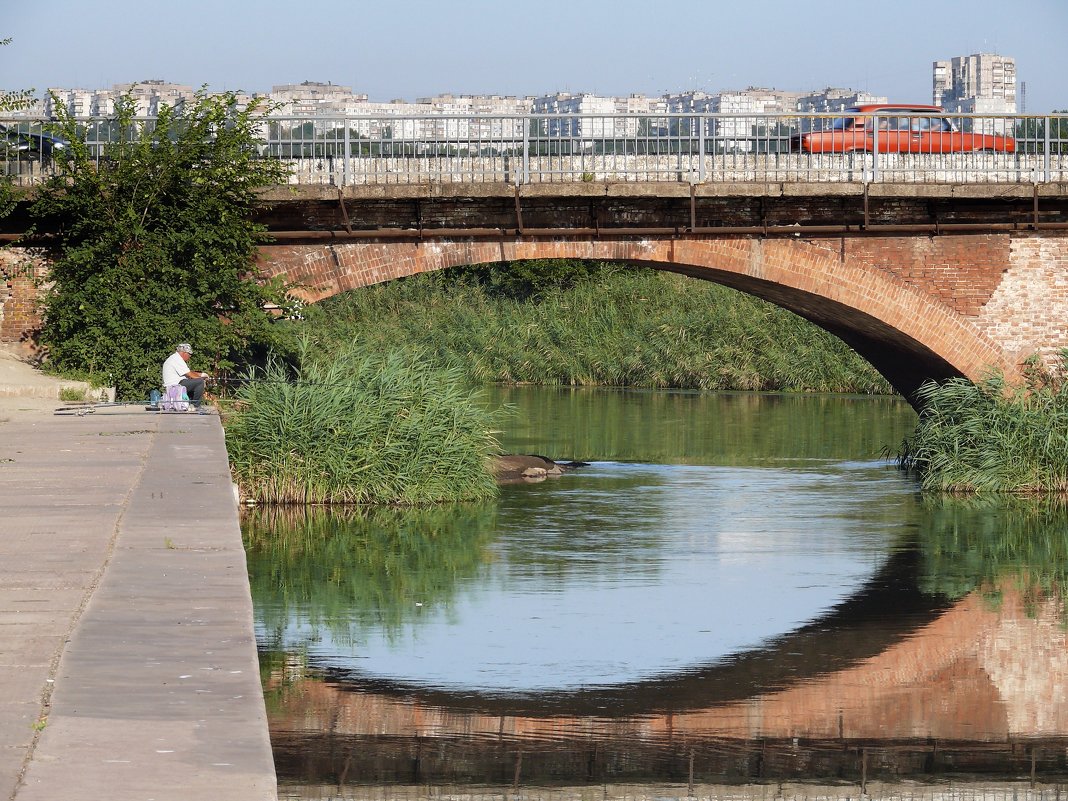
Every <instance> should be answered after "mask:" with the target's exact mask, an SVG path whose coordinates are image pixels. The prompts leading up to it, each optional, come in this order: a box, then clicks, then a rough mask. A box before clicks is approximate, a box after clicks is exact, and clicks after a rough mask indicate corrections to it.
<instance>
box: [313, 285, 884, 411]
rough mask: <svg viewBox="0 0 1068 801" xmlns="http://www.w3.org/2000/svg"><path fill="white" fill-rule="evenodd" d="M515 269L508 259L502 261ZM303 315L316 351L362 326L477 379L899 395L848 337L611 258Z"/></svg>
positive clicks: (390, 345) (402, 288)
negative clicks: (527, 294)
mask: <svg viewBox="0 0 1068 801" xmlns="http://www.w3.org/2000/svg"><path fill="white" fill-rule="evenodd" d="M500 269H502V270H505V269H509V268H507V267H502V268H500ZM320 305H321V307H322V308H316V309H312V310H310V312H311V314H312V316H311V317H309V320H308V321H307V323H306V324H305V325H306V327H307V328H308V329H310V330H311V335H312V337H313V338H314V340H315V346H316V348H317V350H318V353H319V355H320V356H330V355H331V354H332V351H333V349H334V347H335V345H334V343H337V342H345V341H348V340H349V339H351V338H353V337H358V338H360V340H361V341H364V342H366V343H367V344H368V346H369V347H372V348H381V349H384V350H398V349H399V350H418V351H420V352H421V353H424V354H425V355H426V357H427V358H429V359H431V360H432V361H433V362H434V363H435V364H439V365H442V366H446V367H449V368H456V369H459V370H462V371H463V372H464V373H465V374H466V375H468V376H469V377H470V378H472V379H473V380H476V381H480V382H499V383H516V384H544V385H603V386H626V387H647V388H668V387H671V388H685V389H702V390H766V391H798V392H849V393H863V394H891V393H892V392H893V390H892V389H891V387H890V386H889V385H888V384H887V382H886V381H885V380H884V379H883V378H882V376H880V375H879V374H878V373H877V372H876V371H875V370H874V369H873V368H872V367H871V366H870V365H869V364H868V363H867V362H865V361H864V360H863V359H861V358H860V357H859V356H858V355H857V354H855V353H854V352H853V351H852V350H850V348H849V347H848V346H846V345H845V344H844V343H843V342H841V341H840V340H838V339H837V338H835V337H833V336H832V335H830V334H828V333H826V332H824V331H822V330H821V329H819V328H817V327H816V326H814V325H812V324H810V323H808V322H807V321H805V320H803V319H802V318H800V317H798V316H796V315H794V314H792V313H790V312H787V311H785V310H783V309H781V308H779V307H777V306H774V305H772V304H770V303H766V302H764V301H761V300H759V299H757V298H753V297H751V296H748V295H745V294H743V293H740V292H737V291H735V290H732V289H728V288H726V287H721V286H718V285H716V284H711V283H705V282H701V281H695V280H693V279H687V278H684V277H681V276H677V275H673V274H666V273H656V272H654V271H651V270H626V269H621V268H619V267H618V266H615V265H604V269H603V270H600V271H591V272H590V274H589V277H588V278H586V279H584V280H579V281H577V282H576V283H574V284H573V285H568V286H552V287H549V288H547V289H545V290H544V291H541V292H539V293H537V294H536V296H534V297H532V298H529V299H516V298H513V297H510V296H507V295H500V294H495V293H494V292H493V290H492V287H487V286H486V285H483V284H479V283H477V282H472V281H465V280H457V279H455V278H450V277H449V275H448V273H445V274H439V275H423V276H416V277H413V278H410V279H405V280H403V281H395V282H391V283H389V284H384V285H381V286H375V287H368V288H365V289H361V290H360V291H359V292H352V293H347V294H346V295H343V296H340V297H337V298H333V299H331V300H329V301H325V302H324V303H323V304H320Z"/></svg>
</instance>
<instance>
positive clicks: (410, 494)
mask: <svg viewBox="0 0 1068 801" xmlns="http://www.w3.org/2000/svg"><path fill="white" fill-rule="evenodd" d="M497 414H498V413H494V412H488V411H486V410H485V409H484V408H483V406H482V405H481V404H479V403H478V402H477V395H476V394H473V393H472V391H471V389H470V388H469V384H468V382H467V380H466V379H465V377H464V376H463V374H462V373H461V371H460V370H458V369H457V368H455V367H432V366H430V365H429V364H428V363H427V361H426V360H425V359H423V358H421V357H420V355H419V354H418V353H417V352H414V351H407V352H400V351H393V352H381V351H379V350H377V349H375V348H374V347H370V346H368V345H367V344H366V343H364V342H362V341H355V340H353V341H349V342H347V343H344V344H343V345H341V346H339V347H337V348H336V350H335V351H334V352H333V357H332V359H330V360H329V361H313V360H310V359H308V358H307V354H306V352H305V353H304V354H302V356H301V359H300V362H299V365H298V367H297V368H296V369H295V371H292V372H291V371H290V370H288V369H287V368H286V367H285V366H284V365H282V364H281V363H279V362H278V361H270V362H269V363H268V364H267V366H266V367H265V368H264V369H263V370H261V371H258V372H256V373H255V374H251V375H249V376H248V380H247V381H246V382H245V383H244V384H243V385H242V386H241V388H240V389H239V390H238V391H237V393H236V397H235V399H234V404H233V409H232V411H231V412H229V413H228V414H227V416H226V437H227V447H228V450H229V452H230V462H231V465H232V469H233V473H234V476H235V478H236V480H237V483H238V485H239V487H240V488H241V492H242V495H243V496H244V497H246V498H249V499H254V500H256V501H259V502H265V503H303V504H316V503H356V504H402V505H419V504H427V503H439V502H445V501H457V500H476V499H483V498H488V497H491V496H493V495H494V494H495V493H496V484H495V482H494V479H493V476H492V472H491V468H490V460H491V457H492V455H493V454H494V453H495V452H496V451H497V442H496V440H495V438H494V436H493V426H494V425H495V421H496V419H497Z"/></svg>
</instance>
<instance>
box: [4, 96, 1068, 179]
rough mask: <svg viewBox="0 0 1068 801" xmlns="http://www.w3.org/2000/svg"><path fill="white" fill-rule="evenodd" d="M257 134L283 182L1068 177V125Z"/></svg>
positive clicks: (35, 169)
mask: <svg viewBox="0 0 1068 801" xmlns="http://www.w3.org/2000/svg"><path fill="white" fill-rule="evenodd" d="M78 123H79V131H80V134H81V137H82V139H83V141H85V142H86V144H87V145H88V146H89V148H90V152H91V153H93V154H94V156H95V157H97V158H100V157H102V156H103V154H104V152H105V150H106V148H107V145H108V144H109V142H111V141H112V139H113V138H114V137H116V136H118V135H119V133H118V132H117V130H116V129H115V125H114V122H113V121H112V120H109V119H106V118H85V119H79V120H78ZM137 123H138V124H151V123H152V120H147V119H146V120H138V121H137ZM50 131H51V128H50V125H49V123H48V122H47V121H42V120H28V119H8V120H0V165H3V169H4V170H5V171H6V173H7V175H9V176H11V177H12V178H13V179H14V180H15V181H16V182H17V183H22V184H31V183H34V182H37V181H39V180H41V179H42V177H44V176H47V175H50V174H52V173H54V172H55V171H56V170H57V169H61V168H62V158H61V156H62V146H63V142H62V141H61V140H60V141H57V140H56V138H55V135H54V132H53V133H52V135H50ZM260 134H261V146H260V154H261V155H262V156H263V157H264V158H274V159H280V160H282V161H285V162H288V164H289V166H290V168H291V169H290V179H289V180H290V183H293V184H325V185H335V186H354V185H361V184H424V183H461V184H463V183H489V182H494V183H502V182H503V183H509V184H517V185H519V184H535V183H569V182H575V183H579V182H585V183H593V182H606V181H671V182H682V183H692V184H703V183H713V182H731V183H746V182H756V183H787V182H837V183H878V182H883V183H1010V184H1031V183H1034V184H1039V183H1049V182H1061V181H1066V180H1068V114H1051V115H1043V116H1025V115H988V114H984V115H976V114H941V115H932V114H931V113H930V112H927V113H922V114H902V113H896V112H889V113H885V114H884V113H876V114H867V115H859V114H854V115H853V116H852V117H845V118H843V117H841V116H840V115H832V114H742V115H739V114H696V113H695V114H661V115H649V114H604V115H595V114H523V115H511V116H509V115H464V116H461V115H421V116H400V115H397V116H382V115H379V116H355V115H354V116H343V117H341V116H316V117H281V116H271V117H265V118H264V120H263V122H262V124H261V128H260Z"/></svg>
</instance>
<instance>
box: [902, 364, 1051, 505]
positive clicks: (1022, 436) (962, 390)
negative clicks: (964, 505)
mask: <svg viewBox="0 0 1068 801" xmlns="http://www.w3.org/2000/svg"><path fill="white" fill-rule="evenodd" d="M1065 363H1066V364H1068V354H1066V356H1065ZM917 397H918V400H919V402H920V404H921V408H922V411H921V413H920V419H919V423H918V425H917V427H916V431H915V432H914V433H913V435H912V436H911V437H908V438H906V440H905V441H904V442H903V443H902V446H901V450H900V451H899V453H898V463H899V464H900V465H901V467H903V468H904V469H906V470H910V471H913V472H915V473H917V474H918V475H919V476H920V477H921V480H922V486H923V488H924V489H928V490H940V491H943V492H962V493H985V492H1002V493H1046V492H1057V493H1063V492H1066V491H1068V381H1066V380H1065V378H1064V369H1063V368H1062V369H1060V370H1057V371H1054V372H1048V371H1035V370H1033V371H1032V373H1031V376H1030V378H1029V380H1028V382H1027V383H1026V385H1025V386H1023V387H1018V388H1013V389H1010V388H1009V387H1007V386H1006V384H1005V381H1004V379H1003V378H1002V377H1000V376H992V377H990V378H988V379H986V380H984V381H981V382H979V383H977V384H976V383H972V382H970V381H966V380H964V379H954V380H950V381H946V382H945V383H942V384H936V383H933V382H932V383H928V384H925V385H924V386H923V387H921V388H920V390H919V392H918V395H917Z"/></svg>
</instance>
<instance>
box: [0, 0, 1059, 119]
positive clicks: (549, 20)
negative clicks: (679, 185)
mask: <svg viewBox="0 0 1068 801" xmlns="http://www.w3.org/2000/svg"><path fill="white" fill-rule="evenodd" d="M760 9H761V12H762V13H755V12H754V11H753V8H752V7H745V8H739V7H737V6H735V5H733V4H732V5H724V4H720V3H711V2H696V1H695V0H690V1H689V2H687V1H686V0H683V2H681V3H676V4H673V5H672V6H670V7H666V9H665V10H664V11H658V12H656V13H650V12H648V11H647V10H646V7H645V6H643V5H639V4H637V3H631V2H623V1H622V0H617V2H614V3H607V2H602V1H601V0H586V1H585V2H570V3H567V2H562V0H544V1H543V2H542V3H541V4H539V5H538V6H537V8H536V12H537V13H533V11H532V9H531V8H530V7H523V6H518V5H516V6H512V5H510V4H502V3H494V2H488V0H457V2H454V3H452V4H449V5H443V4H439V3H433V2H428V1H425V0H413V2H411V3H409V4H407V5H406V7H405V13H404V14H397V13H395V12H393V11H392V10H391V9H389V8H384V7H382V6H380V5H378V4H363V3H354V4H351V5H349V6H344V7H340V8H331V9H330V10H329V13H324V14H322V15H319V16H316V15H314V14H310V15H305V16H304V17H299V18H298V17H295V16H294V13H293V8H292V6H291V5H283V4H281V3H272V2H270V1H269V0H263V1H262V2H259V3H257V4H251V3H247V2H245V0H230V2H228V3H225V4H220V3H214V4H209V3H207V2H204V0H189V1H188V2H186V3H184V4H182V6H181V8H177V7H175V5H174V4H165V3H162V2H144V0H142V2H139V3H136V4H135V3H133V2H132V0H110V2H109V3H106V4H96V5H86V4H81V3H75V2H73V1H72V0H55V1H54V2H53V3H51V4H47V5H45V4H18V5H17V6H15V7H14V8H12V9H9V10H8V13H7V14H6V15H5V23H6V24H5V26H4V28H5V29H3V30H0V38H7V37H10V38H11V39H12V41H11V43H10V44H9V45H8V46H7V47H3V48H0V76H2V77H0V88H5V89H19V88H31V87H32V88H34V89H36V90H37V92H38V93H39V94H40V93H41V92H42V91H43V90H45V89H47V88H49V87H69V88H75V87H77V88H107V87H110V86H113V85H115V84H119V83H129V82H136V81H143V80H149V79H162V80H165V81H169V82H174V83H181V84H188V85H192V86H194V87H199V86H207V87H208V88H209V89H210V90H213V91H219V90H242V91H247V92H260V93H263V92H267V91H269V90H270V88H271V87H272V86H275V85H280V84H296V83H300V82H302V81H306V80H310V81H319V82H323V83H334V84H342V85H345V86H350V87H351V88H352V90H353V91H354V92H356V93H363V94H367V95H368V96H369V97H370V98H372V99H373V100H378V101H386V100H390V99H394V98H402V99H405V100H408V101H412V100H415V99H416V98H418V97H427V96H433V95H437V94H446V93H453V94H469V95H475V94H477V95H492V94H498V95H513V96H531V95H535V96H537V95H547V94H552V93H555V92H559V91H571V92H576V93H578V92H590V93H594V94H599V95H617V96H618V95H627V94H630V93H638V94H645V95H653V96H655V95H662V94H665V93H679V92H686V91H689V90H702V91H706V92H710V93H714V92H721V91H732V90H739V89H744V88H747V87H750V86H759V87H766V88H771V89H779V90H783V91H813V90H817V89H820V88H824V87H849V88H852V89H854V90H858V91H866V92H870V93H874V94H879V95H886V96H888V97H889V98H890V99H891V100H893V101H896V102H912V103H919V102H930V100H929V98H930V97H931V65H932V63H933V62H934V61H935V60H939V59H948V58H952V57H955V56H960V55H965V54H971V53H980V52H984V53H1000V54H1004V55H1010V56H1012V57H1014V58H1015V59H1016V63H1017V67H1018V79H1019V81H1020V83H1021V85H1023V84H1026V101H1025V102H1026V109H1025V110H1026V112H1027V113H1044V112H1048V111H1052V110H1054V109H1064V108H1068V88H1065V87H1064V86H1063V85H1062V84H1061V81H1062V80H1063V79H1062V78H1061V76H1062V75H1064V74H1068V52H1066V50H1065V48H1063V46H1062V45H1061V44H1060V43H1059V42H1058V41H1057V37H1056V36H1054V35H1053V34H1052V33H1049V32H1051V31H1057V30H1062V31H1064V30H1068V4H1065V3H1063V2H1062V0H1022V1H1021V2H1018V3H1017V4H1016V6H1015V7H1014V8H1013V10H1012V11H1011V12H1009V11H1008V10H1007V9H1006V8H1005V6H1004V4H997V3H994V2H992V0H976V2H973V3H971V4H969V6H968V13H967V14H965V13H963V12H962V10H961V9H960V8H959V7H958V8H955V9H939V8H933V7H931V5H930V4H925V3H921V2H917V0H902V2H900V3H898V4H895V6H894V8H893V9H892V10H886V9H882V8H875V7H872V8H871V9H864V10H863V13H862V14H861V13H856V12H858V10H859V9H856V8H853V7H848V6H843V5H842V4H840V3H833V2H830V0H813V2H810V3H809V4H806V5H805V6H804V13H802V12H801V7H800V6H799V5H798V4H796V3H787V2H767V3H765V4H762V5H761V6H760ZM845 9H849V13H848V14H846V13H842V12H843V10H845ZM57 20H59V21H61V23H62V24H57ZM1035 31H1040V32H1045V33H1043V34H1041V35H1037V36H1036V34H1035Z"/></svg>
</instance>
